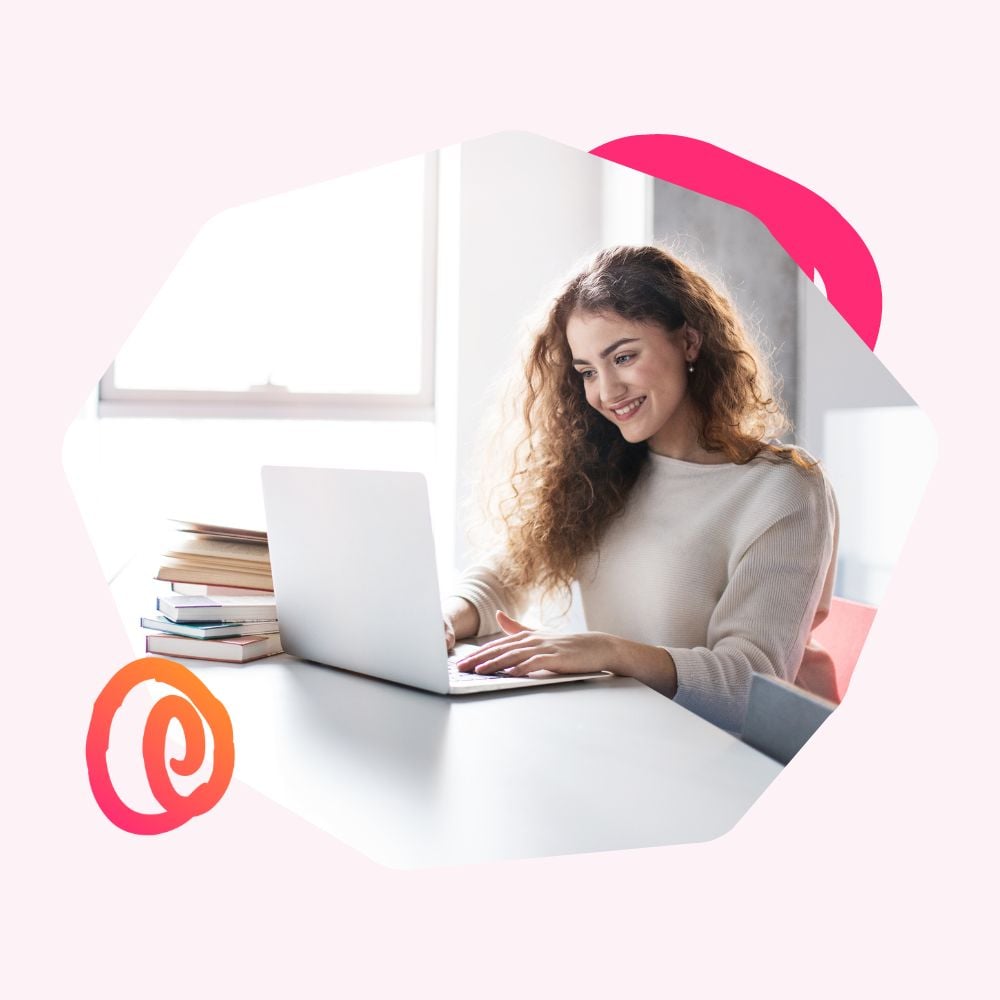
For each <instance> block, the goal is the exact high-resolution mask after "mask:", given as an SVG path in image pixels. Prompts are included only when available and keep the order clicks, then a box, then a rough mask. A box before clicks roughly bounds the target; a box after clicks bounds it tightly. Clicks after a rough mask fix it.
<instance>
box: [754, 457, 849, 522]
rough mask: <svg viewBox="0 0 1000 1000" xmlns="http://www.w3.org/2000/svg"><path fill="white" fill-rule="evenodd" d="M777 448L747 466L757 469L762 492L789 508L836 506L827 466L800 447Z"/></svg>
mask: <svg viewBox="0 0 1000 1000" xmlns="http://www.w3.org/2000/svg"><path fill="white" fill-rule="evenodd" d="M777 448H778V449H779V450H772V449H764V450H763V451H761V452H760V453H759V454H758V455H757V456H756V457H755V458H753V459H751V461H750V462H748V463H747V465H748V466H751V467H753V468H754V469H755V470H756V476H757V479H758V484H759V489H760V490H761V492H762V493H764V494H765V495H768V496H770V497H771V498H772V501H773V502H774V503H775V505H777V506H781V507H783V508H785V509H789V508H798V507H801V506H802V505H803V504H806V505H809V506H815V505H819V506H824V507H826V506H832V505H833V489H832V487H831V485H830V480H829V478H828V477H827V474H826V470H825V469H824V467H823V463H822V462H820V461H819V460H818V459H817V458H815V457H814V456H813V455H811V454H810V453H809V452H808V451H806V449H805V448H801V447H799V446H797V445H778V446H777Z"/></svg>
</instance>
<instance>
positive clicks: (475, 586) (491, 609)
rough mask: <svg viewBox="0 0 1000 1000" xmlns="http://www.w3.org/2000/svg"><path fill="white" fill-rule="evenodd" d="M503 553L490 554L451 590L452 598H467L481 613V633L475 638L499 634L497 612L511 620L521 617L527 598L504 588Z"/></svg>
mask: <svg viewBox="0 0 1000 1000" xmlns="http://www.w3.org/2000/svg"><path fill="white" fill-rule="evenodd" d="M502 559H503V553H502V551H497V552H493V553H491V554H490V555H489V556H487V557H486V558H485V559H483V560H482V561H481V562H480V563H477V564H476V565H474V566H470V567H469V568H468V569H467V570H466V571H465V572H464V573H463V574H462V576H461V578H460V579H459V581H458V583H457V584H456V585H455V587H454V588H453V590H452V593H451V596H453V597H462V598H465V600H467V601H468V602H469V603H470V604H471V605H472V606H473V607H474V608H475V609H476V611H477V612H478V613H479V631H478V632H477V633H476V636H477V637H478V636H483V635H492V634H493V633H495V632H497V631H499V628H498V626H497V619H496V613H497V611H503V612H505V613H506V614H508V615H510V616H511V617H512V618H517V617H519V616H520V615H521V614H522V612H523V610H524V608H525V606H526V604H527V600H528V595H527V593H525V592H522V591H515V590H513V589H511V588H509V587H504V586H503V584H502V583H501V582H500V578H499V576H498V572H497V571H498V567H499V566H500V565H501V564H502Z"/></svg>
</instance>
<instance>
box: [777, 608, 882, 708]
mask: <svg viewBox="0 0 1000 1000" xmlns="http://www.w3.org/2000/svg"><path fill="white" fill-rule="evenodd" d="M875 611H876V609H875V608H873V607H872V606H871V605H870V604H859V603H858V602H857V601H848V600H847V599H846V598H843V597H835V598H833V600H832V601H831V602H830V613H829V614H828V615H827V616H826V620H825V621H824V622H823V623H822V624H821V625H818V626H817V627H816V628H815V629H813V634H812V638H813V640H814V641H815V642H818V643H819V644H820V645H821V646H822V647H823V648H824V649H825V650H826V651H827V652H828V653H829V654H830V658H831V659H832V660H833V677H832V689H831V690H817V689H816V688H815V687H813V686H811V685H809V684H805V685H801V684H800V686H804V687H806V688H807V689H808V690H810V691H812V692H813V693H814V694H820V695H822V696H824V697H826V698H828V699H829V700H830V701H833V702H836V703H837V704H838V705H839V704H840V702H841V701H842V700H843V698H844V694H845V692H846V691H847V685H848V683H849V682H850V680H851V674H853V673H854V666H855V664H856V663H857V662H858V657H859V656H860V655H861V649H862V647H863V646H864V644H865V639H867V638H868V630H869V629H870V628H871V627H872V621H874V619H875ZM796 683H798V681H796Z"/></svg>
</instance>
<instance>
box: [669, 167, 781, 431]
mask: <svg viewBox="0 0 1000 1000" xmlns="http://www.w3.org/2000/svg"><path fill="white" fill-rule="evenodd" d="M653 235H654V239H655V240H656V241H657V242H658V243H664V244H666V245H667V246H668V247H669V248H671V249H673V250H674V251H676V252H677V254H678V255H679V256H681V257H682V258H683V259H684V260H685V261H686V262H687V263H689V264H691V265H692V266H694V267H696V268H697V269H698V270H699V271H701V272H702V273H704V274H705V275H706V276H707V277H709V278H711V279H712V281H713V283H714V284H716V285H719V286H721V287H722V289H723V290H725V291H726V293H727V294H728V295H729V297H730V299H731V300H732V301H733V303H734V304H735V305H736V307H737V308H738V309H739V311H740V314H741V315H742V316H743V320H744V322H745V323H746V324H747V328H748V329H749V330H750V332H751V333H752V334H753V335H754V337H755V339H756V340H757V341H758V343H759V344H760V345H761V347H762V348H763V350H764V352H765V354H766V353H768V350H769V346H770V348H773V349H774V351H775V353H774V355H773V356H772V358H771V360H772V364H773V365H774V367H775V369H776V370H777V372H778V374H779V375H780V376H781V379H782V393H781V395H782V398H783V400H784V402H785V407H786V410H787V412H788V415H789V417H790V418H791V419H792V420H793V421H795V420H797V419H798V413H797V411H798V386H797V370H798V362H797V332H798V323H799V315H798V311H799V300H798V285H797V282H798V275H799V273H800V272H799V268H798V266H797V265H796V264H795V262H794V261H793V260H792V259H791V257H789V256H788V254H787V253H786V252H785V250H784V249H783V248H782V246H781V245H780V244H779V243H778V241H777V240H776V239H775V238H774V237H773V236H772V235H771V234H770V233H769V232H768V230H767V228H766V227H765V226H764V224H763V223H762V222H760V221H759V220H758V219H756V218H754V216H752V215H750V214H749V213H748V212H745V211H743V210H742V209H740V208H735V207H734V206H732V205H727V204H725V203H724V202H721V201H716V200H715V199H714V198H708V197H706V196H705V195H702V194H696V193H695V192H693V191H688V190H687V189H685V188H681V187H677V186H675V185H673V184H668V183H667V182H666V181H659V180H658V181H655V182H654V185H653Z"/></svg>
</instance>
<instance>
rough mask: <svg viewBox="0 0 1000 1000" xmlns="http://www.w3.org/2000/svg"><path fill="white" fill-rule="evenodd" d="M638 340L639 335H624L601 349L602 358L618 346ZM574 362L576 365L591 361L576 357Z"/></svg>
mask: <svg viewBox="0 0 1000 1000" xmlns="http://www.w3.org/2000/svg"><path fill="white" fill-rule="evenodd" d="M638 342H639V338H638V337H622V339H621V340H616V341H615V342H614V343H613V344H610V345H609V346H608V347H605V348H604V350H603V351H601V357H602V358H606V357H607V356H608V355H609V354H610V353H611V352H612V351H617V350H618V348H619V347H621V346H622V345H623V344H637V343H638ZM573 364H574V365H589V364H590V362H589V361H583V360H582V359H580V358H574V359H573Z"/></svg>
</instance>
